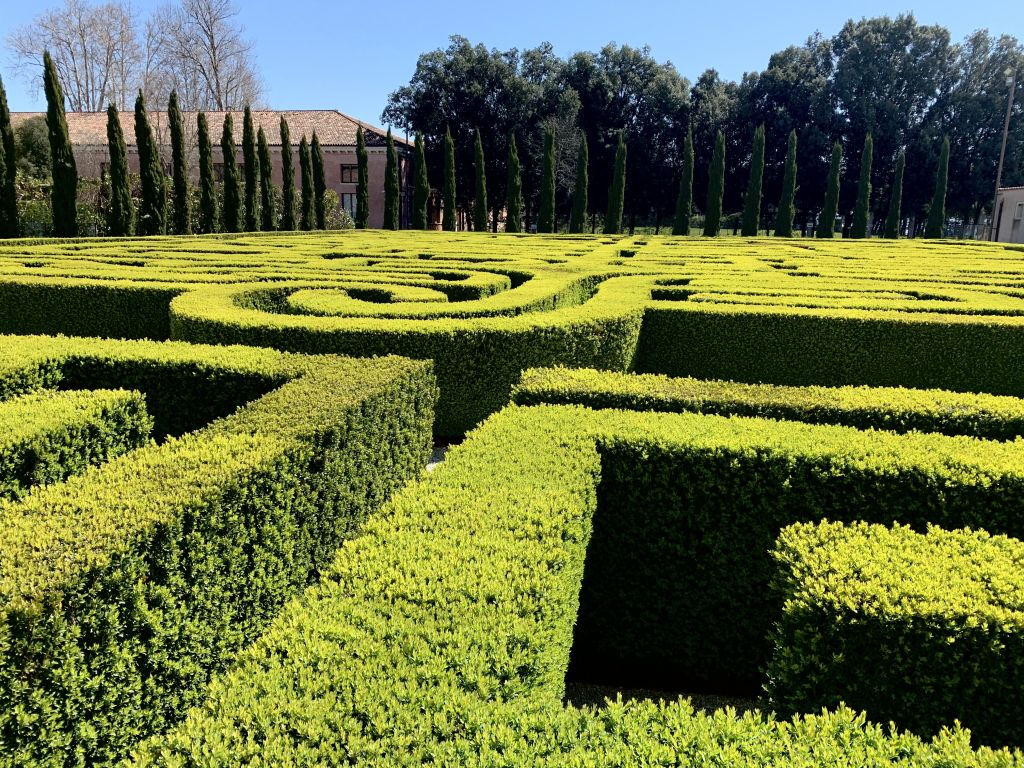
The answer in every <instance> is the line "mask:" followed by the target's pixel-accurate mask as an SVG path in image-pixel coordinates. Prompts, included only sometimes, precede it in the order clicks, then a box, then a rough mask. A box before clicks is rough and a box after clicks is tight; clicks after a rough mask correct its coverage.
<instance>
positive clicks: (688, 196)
mask: <svg viewBox="0 0 1024 768" xmlns="http://www.w3.org/2000/svg"><path fill="white" fill-rule="evenodd" d="M692 213H693V128H691V127H688V128H687V129H686V141H685V142H683V167H682V173H681V174H680V176H679V195H678V196H677V197H676V217H675V220H674V221H673V222H672V234H673V235H688V234H690V215H691V214H692Z"/></svg>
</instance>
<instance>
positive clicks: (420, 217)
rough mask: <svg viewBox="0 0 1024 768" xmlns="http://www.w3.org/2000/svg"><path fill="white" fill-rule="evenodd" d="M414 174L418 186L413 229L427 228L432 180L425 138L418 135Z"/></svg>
mask: <svg viewBox="0 0 1024 768" xmlns="http://www.w3.org/2000/svg"><path fill="white" fill-rule="evenodd" d="M414 150H415V151H414V154H413V161H414V163H415V168H414V170H413V174H414V176H415V178H416V184H415V186H413V190H412V228H413V229H426V228H427V203H428V202H429V201H430V180H429V179H428V178H427V155H426V151H425V150H424V148H423V136H422V135H421V134H419V133H417V134H416V143H415V146H414Z"/></svg>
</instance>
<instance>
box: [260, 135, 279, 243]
mask: <svg viewBox="0 0 1024 768" xmlns="http://www.w3.org/2000/svg"><path fill="white" fill-rule="evenodd" d="M256 145H257V150H258V152H259V160H260V229H261V230H263V231H264V232H273V231H274V230H275V229H277V210H276V207H277V201H276V200H275V199H274V179H273V173H274V164H273V160H272V159H271V157H270V145H269V144H267V134H266V133H264V132H263V126H262V125H261V126H260V129H259V131H257V133H256Z"/></svg>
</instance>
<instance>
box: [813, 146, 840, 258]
mask: <svg viewBox="0 0 1024 768" xmlns="http://www.w3.org/2000/svg"><path fill="white" fill-rule="evenodd" d="M842 162H843V145H842V144H840V143H839V142H838V141H837V142H836V143H835V144H833V145H832V161H831V162H830V163H829V166H828V181H827V182H826V184H825V204H824V206H823V207H822V209H821V216H820V217H819V218H818V229H817V231H816V232H815V237H822V238H832V237H835V231H836V214H837V213H838V211H839V174H840V170H841V165H842Z"/></svg>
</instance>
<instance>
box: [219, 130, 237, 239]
mask: <svg viewBox="0 0 1024 768" xmlns="http://www.w3.org/2000/svg"><path fill="white" fill-rule="evenodd" d="M220 151H221V154H222V155H223V160H224V195H223V197H224V204H223V205H224V211H223V225H224V231H225V232H238V231H239V228H240V227H239V225H240V224H241V219H242V199H241V195H240V190H239V189H238V166H237V165H236V164H235V136H234V124H233V121H232V119H231V113H230V112H228V113H227V114H226V115H224V132H223V133H222V134H221V138H220Z"/></svg>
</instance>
